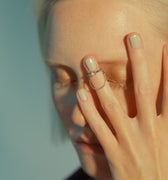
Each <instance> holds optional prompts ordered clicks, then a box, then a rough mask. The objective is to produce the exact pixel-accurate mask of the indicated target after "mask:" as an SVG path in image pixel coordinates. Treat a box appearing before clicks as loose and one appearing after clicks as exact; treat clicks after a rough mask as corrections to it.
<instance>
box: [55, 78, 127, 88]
mask: <svg viewBox="0 0 168 180" xmlns="http://www.w3.org/2000/svg"><path fill="white" fill-rule="evenodd" d="M107 81H108V83H109V85H110V86H113V87H116V88H122V89H126V88H127V83H118V82H117V81H114V80H107ZM54 86H55V88H56V89H62V88H69V87H72V88H77V86H78V80H66V81H64V82H62V81H56V82H55V83H54Z"/></svg>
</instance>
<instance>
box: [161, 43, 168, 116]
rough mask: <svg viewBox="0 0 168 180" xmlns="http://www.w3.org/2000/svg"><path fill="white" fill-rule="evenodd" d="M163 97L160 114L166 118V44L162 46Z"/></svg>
mask: <svg viewBox="0 0 168 180" xmlns="http://www.w3.org/2000/svg"><path fill="white" fill-rule="evenodd" d="M162 67H163V98H162V107H161V114H162V115H163V117H165V118H166V117H167V118H168V45H164V47H163V62H162Z"/></svg>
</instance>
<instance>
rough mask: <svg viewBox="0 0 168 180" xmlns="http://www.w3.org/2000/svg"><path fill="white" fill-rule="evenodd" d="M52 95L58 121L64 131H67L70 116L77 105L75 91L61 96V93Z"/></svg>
mask: <svg viewBox="0 0 168 180" xmlns="http://www.w3.org/2000/svg"><path fill="white" fill-rule="evenodd" d="M52 95H53V100H54V103H55V106H56V110H57V112H58V114H59V117H60V120H61V121H62V123H63V125H64V127H65V128H66V130H68V129H69V128H70V127H71V125H72V114H73V111H74V107H75V106H76V104H77V98H76V93H75V91H71V92H70V91H69V92H68V93H66V94H64V95H62V92H60V93H58V92H56V91H55V92H54V91H53V94H52Z"/></svg>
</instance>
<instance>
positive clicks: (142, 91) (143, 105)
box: [126, 33, 156, 125]
mask: <svg viewBox="0 0 168 180" xmlns="http://www.w3.org/2000/svg"><path fill="white" fill-rule="evenodd" d="M126 42H127V47H128V54H129V59H130V62H131V67H132V75H133V82H134V93H135V99H136V107H137V118H138V119H140V121H141V123H144V124H147V123H149V124H150V125H151V124H152V121H153V119H154V118H153V117H156V106H155V100H154V90H153V84H152V80H151V78H150V74H149V71H148V64H147V59H146V57H145V52H144V48H143V42H142V38H141V36H140V35H139V34H138V33H131V34H129V35H128V36H127V38H126ZM151 61H152V59H151Z"/></svg>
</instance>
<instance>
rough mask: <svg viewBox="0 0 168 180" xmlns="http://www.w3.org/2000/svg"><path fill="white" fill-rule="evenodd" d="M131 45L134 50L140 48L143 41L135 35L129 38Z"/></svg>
mask: <svg viewBox="0 0 168 180" xmlns="http://www.w3.org/2000/svg"><path fill="white" fill-rule="evenodd" d="M129 41H130V45H131V47H132V48H140V47H141V39H140V37H139V36H138V35H136V34H134V35H132V36H131V37H130V38H129Z"/></svg>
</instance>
